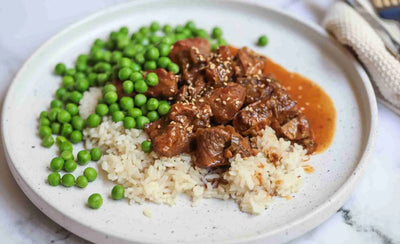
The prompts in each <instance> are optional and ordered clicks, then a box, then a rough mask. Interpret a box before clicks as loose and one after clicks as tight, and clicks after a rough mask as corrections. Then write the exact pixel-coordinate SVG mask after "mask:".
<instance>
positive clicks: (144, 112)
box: [140, 104, 149, 116]
mask: <svg viewBox="0 0 400 244" xmlns="http://www.w3.org/2000/svg"><path fill="white" fill-rule="evenodd" d="M140 110H141V111H142V114H143V116H145V115H147V113H148V112H149V110H148V109H147V104H145V105H143V106H141V107H140Z"/></svg>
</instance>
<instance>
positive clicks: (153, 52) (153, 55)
mask: <svg viewBox="0 0 400 244" xmlns="http://www.w3.org/2000/svg"><path fill="white" fill-rule="evenodd" d="M145 57H146V59H147V60H157V59H158V58H159V57H160V52H159V51H158V49H157V48H155V47H152V48H149V49H148V50H147V51H146V54H145Z"/></svg>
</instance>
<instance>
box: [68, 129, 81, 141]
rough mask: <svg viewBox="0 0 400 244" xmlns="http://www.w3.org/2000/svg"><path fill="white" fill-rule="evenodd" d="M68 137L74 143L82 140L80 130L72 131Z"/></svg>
mask: <svg viewBox="0 0 400 244" xmlns="http://www.w3.org/2000/svg"><path fill="white" fill-rule="evenodd" d="M69 139H70V140H71V142H72V143H74V144H76V143H79V142H81V141H82V132H80V131H79V130H74V131H72V133H71V135H70V138H69Z"/></svg>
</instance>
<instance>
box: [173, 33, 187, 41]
mask: <svg viewBox="0 0 400 244" xmlns="http://www.w3.org/2000/svg"><path fill="white" fill-rule="evenodd" d="M175 38H176V40H183V39H186V36H185V34H183V33H178V34H176V35H175Z"/></svg>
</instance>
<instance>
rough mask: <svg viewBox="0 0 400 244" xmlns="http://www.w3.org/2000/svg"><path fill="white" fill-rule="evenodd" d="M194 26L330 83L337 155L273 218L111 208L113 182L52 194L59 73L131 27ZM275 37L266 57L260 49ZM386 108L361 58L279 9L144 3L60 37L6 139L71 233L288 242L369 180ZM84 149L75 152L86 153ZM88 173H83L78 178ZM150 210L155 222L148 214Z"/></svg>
mask: <svg viewBox="0 0 400 244" xmlns="http://www.w3.org/2000/svg"><path fill="white" fill-rule="evenodd" d="M189 19H192V20H194V21H195V22H196V23H197V24H198V25H199V26H202V27H204V28H207V29H211V28H212V27H213V26H215V25H218V26H221V27H222V29H223V30H224V32H225V37H226V39H227V40H228V41H229V42H230V43H231V44H233V45H235V46H239V47H240V46H246V45H247V46H250V47H251V48H254V49H255V50H256V51H258V52H260V53H263V54H265V55H267V56H269V57H271V58H272V59H273V60H275V61H276V62H278V63H280V64H282V65H283V66H284V67H286V68H288V69H289V70H291V71H295V72H299V73H301V74H303V75H305V76H306V77H309V78H311V79H312V80H314V81H315V82H317V83H318V84H320V85H321V86H322V87H323V88H324V89H325V90H326V91H327V92H328V94H329V95H330V96H331V98H332V99H333V101H334V103H335V106H336V109H337V129H336V136H335V139H334V141H333V144H332V145H331V147H330V148H329V149H328V150H327V151H326V152H324V153H323V154H320V155H317V156H315V157H313V158H312V160H311V164H312V165H313V166H314V167H315V173H314V174H312V175H309V176H307V178H306V184H305V186H304V188H302V189H301V191H300V192H299V193H298V194H297V195H296V197H295V198H294V199H293V200H291V201H287V200H279V199H277V200H276V203H275V205H274V206H273V207H272V208H270V209H268V210H267V211H266V212H265V213H264V214H262V215H259V216H251V215H248V214H245V213H242V212H240V211H239V209H238V207H237V204H236V203H234V202H233V201H220V200H212V199H211V200H210V199H206V200H203V201H202V202H201V204H200V205H199V206H197V207H191V206H190V202H189V201H188V199H186V198H184V197H182V199H180V200H179V202H178V203H177V205H176V206H175V207H168V206H165V205H155V204H150V203H149V204H144V205H128V204H127V202H126V201H117V202H116V201H113V200H111V199H109V197H107V196H109V194H110V189H111V186H112V183H110V182H108V181H106V179H105V177H104V176H100V180H97V181H95V182H94V183H91V184H89V186H88V187H87V188H85V189H77V188H76V187H73V188H70V189H67V188H63V187H50V186H49V185H47V183H46V178H47V175H48V174H49V170H48V169H47V167H48V165H49V162H50V160H51V158H52V157H54V156H55V155H56V149H55V147H53V148H52V149H51V150H48V149H45V148H43V147H42V146H40V143H41V141H40V139H39V137H38V136H37V134H36V133H37V117H38V116H39V113H40V111H42V110H44V109H45V108H47V106H48V104H49V102H50V101H51V99H52V94H54V92H55V90H56V89H57V87H58V86H59V84H60V78H59V77H56V76H55V75H53V74H52V69H53V67H54V65H55V64H56V63H57V62H59V61H65V62H66V63H67V64H68V65H72V63H73V60H74V58H76V56H77V55H78V54H79V53H82V52H86V51H88V49H89V46H90V44H91V43H92V42H93V40H94V39H95V38H97V37H104V38H105V37H107V35H108V33H109V32H110V31H112V30H114V29H117V28H119V27H120V26H122V25H127V26H128V27H129V28H130V29H136V28H138V27H139V26H141V25H145V24H148V23H150V22H151V21H152V20H157V21H159V22H160V23H171V24H178V23H181V24H182V23H185V22H186V21H187V20H189ZM264 33H265V34H267V35H268V37H269V39H270V44H269V45H268V47H266V48H257V47H255V46H254V45H253V43H254V41H255V40H256V39H257V37H258V36H259V35H260V34H264ZM376 114H377V109H376V102H375V97H374V93H373V90H372V88H371V85H370V83H369V80H368V78H367V76H366V74H365V73H364V71H363V70H362V68H361V67H360V66H359V65H358V64H357V62H356V61H355V60H354V58H353V57H352V56H351V55H350V54H349V53H347V52H346V51H345V50H344V49H343V48H341V47H339V46H337V45H335V44H334V42H333V41H332V40H331V39H330V38H329V37H328V35H327V34H326V33H325V32H324V31H323V30H322V29H321V28H320V27H317V26H313V25H310V24H307V23H304V22H302V21H301V20H298V19H296V18H294V17H291V16H288V15H287V14H285V13H282V12H280V11H278V10H274V9H272V8H269V7H265V6H256V5H251V4H248V3H245V2H239V1H235V2H225V1H224V2H222V1H218V2H216V1H200V0H197V1H157V0H152V1H145V2H144V1H143V2H131V3H128V4H124V5H118V6H115V7H113V8H109V9H106V10H104V11H102V12H99V13H97V14H94V15H92V16H90V17H89V18H86V19H85V20H83V21H80V22H79V23H77V24H74V25H72V26H70V27H69V28H67V29H65V30H64V31H62V32H60V33H59V34H57V35H56V36H54V37H53V38H52V39H50V40H49V41H48V42H46V43H45V44H44V45H43V46H42V47H40V48H39V49H38V50H37V51H36V52H35V53H34V54H33V55H32V56H31V57H30V58H29V60H28V61H26V63H25V64H24V66H23V67H22V68H21V70H20V71H19V72H18V74H17V76H16V77H15V79H14V81H13V83H12V85H11V87H10V89H9V91H8V94H7V98H6V101H5V103H4V108H3V116H2V130H3V140H4V145H5V148H6V154H7V155H8V160H9V166H10V168H11V171H12V173H13V175H14V177H15V178H16V180H17V182H18V184H19V185H20V187H21V188H22V190H23V191H24V192H25V194H26V195H27V196H28V197H29V198H30V199H31V201H32V202H33V203H34V204H35V205H36V206H37V207H38V208H39V209H40V210H41V211H43V212H44V213H45V214H47V215H48V216H49V217H50V218H52V219H53V220H54V221H56V222H57V223H58V224H60V225H62V226H63V227H65V228H66V229H68V230H70V231H72V232H74V233H75V234H77V235H80V236H82V237H84V238H86V239H88V240H91V241H93V242H97V243H98V242H108V243H117V242H132V241H133V242H160V241H163V242H173V243H175V242H185V243H186V242H197V243H199V242H201V243H204V242H218V243H221V242H226V243H236V242H245V241H256V240H263V241H270V242H273V243H276V242H280V241H287V240H289V239H291V238H294V237H296V236H299V235H300V234H303V233H305V232H306V231H308V230H310V229H311V228H314V227H315V226H317V225H318V224H320V223H321V222H322V221H324V220H325V219H327V218H328V217H329V216H330V215H332V214H333V213H334V212H335V211H336V210H337V209H338V208H339V207H340V206H341V205H342V204H343V202H344V201H345V200H346V199H347V197H348V196H349V194H350V193H351V191H352V189H353V188H354V186H355V183H356V182H357V180H358V179H359V178H360V176H361V174H362V172H363V169H364V167H365V164H366V162H367V159H368V155H369V152H370V150H371V144H372V141H373V138H374V134H375V126H376V117H377V116H376ZM76 151H77V150H75V152H76ZM80 173H81V169H79V170H77V172H76V175H78V174H80ZM94 192H99V193H101V194H102V195H103V196H104V204H103V206H102V207H101V208H100V209H99V210H91V209H89V208H88V207H87V206H85V203H86V201H87V198H88V196H89V195H90V194H91V193H94ZM144 208H148V209H149V210H150V211H151V212H152V214H153V217H152V218H147V217H145V216H144V215H143V214H142V211H143V209H144Z"/></svg>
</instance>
